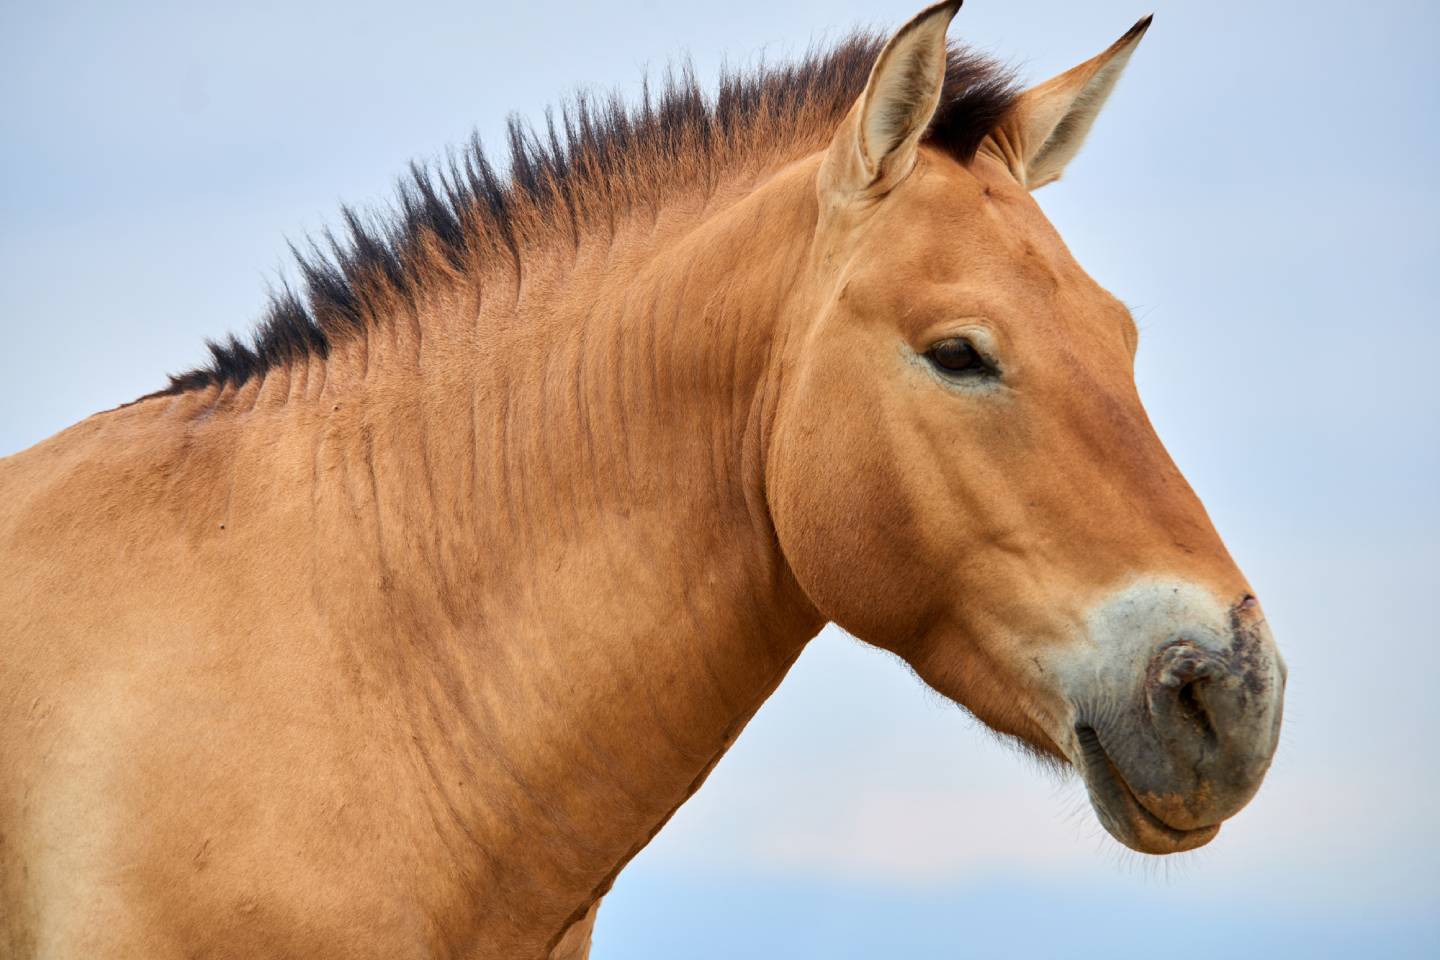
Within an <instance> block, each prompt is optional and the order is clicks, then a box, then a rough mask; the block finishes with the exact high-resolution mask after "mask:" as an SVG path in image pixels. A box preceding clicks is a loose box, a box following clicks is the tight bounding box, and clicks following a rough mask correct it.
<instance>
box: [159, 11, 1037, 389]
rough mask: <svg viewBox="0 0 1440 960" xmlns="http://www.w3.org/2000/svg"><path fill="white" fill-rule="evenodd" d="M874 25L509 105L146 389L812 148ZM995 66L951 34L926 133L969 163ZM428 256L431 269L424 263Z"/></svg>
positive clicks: (864, 64)
mask: <svg viewBox="0 0 1440 960" xmlns="http://www.w3.org/2000/svg"><path fill="white" fill-rule="evenodd" d="M883 46H884V39H883V38H882V37H879V36H876V35H873V34H869V33H858V34H854V35H851V36H850V37H848V38H846V39H845V40H843V41H841V42H840V43H838V44H836V45H835V46H833V47H831V48H829V49H827V50H820V51H812V52H810V53H809V54H808V55H807V56H805V57H804V58H803V59H801V60H800V61H798V62H796V63H791V64H787V65H782V66H775V67H766V66H761V67H757V68H755V69H752V70H744V71H727V72H726V73H725V74H724V75H723V76H722V77H721V79H720V84H719V90H718V92H717V93H716V94H715V95H714V96H707V95H706V93H705V92H704V91H703V90H702V89H701V88H700V85H699V83H698V82H697V81H696V79H695V76H694V73H693V71H692V70H691V68H690V67H689V66H688V65H686V66H683V67H681V68H680V69H679V70H678V71H677V70H675V69H671V70H668V71H667V72H666V74H665V77H664V82H663V83H662V85H661V87H660V89H659V91H658V93H656V92H654V91H652V90H651V89H650V85H649V84H648V82H647V83H646V85H645V87H644V90H643V93H642V96H641V98H640V102H639V104H638V105H636V106H634V107H628V106H627V105H626V103H625V102H624V101H623V100H622V98H621V97H620V96H619V95H618V94H615V93H611V94H609V95H608V96H602V97H594V98H592V97H589V96H586V95H584V94H580V95H577V96H576V98H575V99H574V100H573V101H571V102H570V103H568V104H565V105H564V106H563V107H562V109H561V111H560V114H559V117H558V119H557V117H556V116H555V114H554V112H553V111H549V110H547V111H546V114H545V119H544V123H543V125H542V126H539V127H536V126H531V125H529V124H527V123H525V122H524V121H522V120H519V119H514V118H512V119H511V121H510V122H509V125H508V129H507V140H508V147H509V165H508V168H507V169H506V171H505V172H504V173H503V174H502V173H500V172H498V171H497V169H496V167H495V165H494V164H492V163H491V161H490V160H489V159H488V158H487V156H486V154H485V152H484V150H482V148H481V145H480V141H479V138H478V135H472V137H471V139H470V142H469V143H468V144H467V145H466V146H465V147H463V148H461V149H460V150H458V151H452V152H451V153H450V154H449V156H448V157H447V158H446V159H445V160H444V161H442V162H438V163H430V164H417V163H412V164H411V166H410V171H409V174H408V176H406V177H404V178H402V179H401V181H400V182H399V184H398V186H397V191H396V192H397V197H398V199H397V203H396V205H395V207H394V208H393V209H392V210H391V212H390V213H388V214H386V215H384V216H382V217H379V218H366V217H362V216H361V215H360V214H358V213H357V212H356V211H355V210H354V209H353V208H351V207H342V208H341V218H342V220H343V222H344V228H343V231H342V233H341V235H339V236H337V235H336V234H335V233H334V232H333V231H331V230H329V229H327V230H325V231H324V232H323V233H322V235H321V239H322V241H323V242H321V243H317V242H316V241H314V240H313V239H312V240H310V241H309V243H308V244H307V249H305V250H299V249H296V248H295V246H294V245H293V244H292V245H291V252H292V253H293V254H294V256H295V260H296V263H297V266H298V269H299V275H300V280H301V285H300V286H301V292H300V293H297V292H296V290H295V289H294V288H293V287H291V286H290V285H289V284H288V283H282V285H281V286H280V288H279V289H278V290H276V291H273V292H272V293H271V295H270V302H269V305H268V307H267V309H266V312H265V315H264V317H263V318H262V320H261V321H260V324H259V326H258V328H257V329H256V330H255V332H254V333H253V335H252V337H251V339H250V341H249V342H248V343H246V342H243V341H241V340H240V339H238V338H236V337H235V336H234V335H233V334H232V335H231V336H229V337H228V338H226V339H225V340H224V341H223V342H215V341H210V340H207V341H206V346H207V347H208V348H209V351H210V360H209V362H208V363H207V364H206V365H204V366H202V367H199V368H197V369H194V370H191V371H188V372H186V373H181V374H177V375H172V376H171V377H170V382H169V385H168V386H167V387H166V388H165V389H163V390H160V391H159V392H158V393H156V394H152V396H164V395H171V394H178V393H183V392H185V391H190V390H199V389H204V388H208V387H226V386H239V385H240V384H242V383H245V382H247V381H249V380H251V379H252V378H255V377H258V376H263V375H264V374H265V373H266V372H268V371H270V370H272V369H275V368H278V367H281V366H284V365H285V364H287V363H290V362H292V361H295V360H298V359H303V358H305V357H309V356H317V355H318V356H320V357H325V356H327V355H328V354H329V352H330V349H331V347H332V345H334V344H336V343H338V342H342V341H344V340H345V339H347V338H351V337H357V336H364V335H365V334H366V332H367V331H368V330H369V329H370V327H372V326H373V325H374V324H375V323H377V322H378V319H379V318H380V317H381V316H382V315H383V311H381V310H377V309H376V308H375V307H376V304H378V303H394V302H397V301H398V302H401V303H406V302H409V303H411V304H413V303H414V302H415V301H416V299H417V294H418V292H419V291H420V289H421V288H422V285H424V284H425V283H426V281H427V278H430V277H433V276H436V275H437V273H438V274H443V273H449V272H451V271H465V270H467V269H473V268H475V267H476V266H481V265H485V266H491V267H493V266H494V265H495V263H496V262H497V260H498V261H499V262H500V263H506V262H508V263H509V264H511V265H512V267H513V269H514V270H515V272H516V274H517V275H518V274H519V273H520V271H521V269H522V266H523V262H524V258H525V254H526V251H527V250H529V249H533V248H534V247H535V246H536V245H537V243H540V242H543V241H544V240H550V241H551V242H554V241H555V237H556V230H559V231H560V236H562V237H564V238H566V239H568V241H569V242H571V243H573V244H575V245H578V244H579V242H580V240H581V238H582V236H584V235H585V234H586V232H587V231H590V230H593V229H595V228H596V227H597V226H604V225H607V224H608V225H609V227H610V229H612V230H613V228H614V225H615V223H616V221H617V219H618V218H619V216H621V215H622V214H624V213H625V212H627V211H629V210H633V209H636V208H642V207H651V208H658V207H659V206H660V205H662V204H663V203H664V202H665V201H666V199H667V198H670V197H674V196H675V195H676V194H677V193H678V192H680V191H682V190H691V191H693V190H694V189H696V188H697V187H707V186H710V185H713V184H714V183H716V182H717V181H718V180H719V178H720V177H721V176H722V175H724V174H727V173H732V172H734V171H735V170H737V169H739V168H744V167H749V168H759V167H761V166H762V165H764V164H767V163H770V164H773V163H776V162H783V161H785V160H788V159H792V158H796V157H799V156H803V155H805V154H807V153H810V152H813V151H815V150H819V149H821V148H822V147H824V146H825V144H826V143H828V142H829V139H830V137H831V136H832V135H833V133H834V131H835V128H836V127H837V126H838V124H839V123H840V121H841V120H842V119H843V118H844V116H845V114H846V112H847V111H848V110H849V109H850V106H851V104H853V103H854V101H855V99H856V98H857V97H859V95H860V92H861V91H862V90H863V89H864V88H865V83H866V80H867V79H868V77H869V74H870V68H871V67H872V66H873V64H874V62H875V59H876V57H877V56H878V55H879V53H880V50H881V49H882V47H883ZM1014 96H1015V87H1014V83H1013V79H1012V75H1011V73H1010V71H1009V70H1008V69H1006V68H1004V67H1002V66H1001V65H999V64H997V63H996V62H995V61H993V60H991V59H989V58H987V57H984V56H982V55H979V54H976V53H974V52H973V51H970V50H968V49H965V48H963V47H958V46H954V45H952V46H951V48H950V51H949V60H948V65H947V70H946V78H945V87H944V93H943V95H942V98H941V101H940V106H939V108H938V109H937V111H936V114H935V119H934V121H933V123H932V125H931V128H930V130H929V131H928V132H927V136H926V142H928V143H930V144H931V145H933V146H935V147H936V148H938V149H941V150H943V151H945V152H946V153H949V154H950V155H952V156H954V157H956V158H957V159H958V160H960V161H961V162H968V161H969V160H971V159H972V158H973V156H974V154H975V152H976V150H977V149H978V148H979V146H980V143H981V141H982V140H983V139H984V138H985V136H986V135H987V134H988V133H990V132H991V131H992V130H994V129H995V127H996V126H997V124H998V123H999V122H1000V121H1001V120H1002V119H1003V118H1004V116H1005V114H1006V112H1007V111H1008V110H1009V108H1010V105H1011V103H1012V102H1013V100H1014ZM437 267H438V268H439V270H438V271H437Z"/></svg>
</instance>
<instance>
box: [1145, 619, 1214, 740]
mask: <svg viewBox="0 0 1440 960" xmlns="http://www.w3.org/2000/svg"><path fill="white" fill-rule="evenodd" d="M1223 670H1224V664H1223V662H1222V661H1221V660H1220V659H1219V658H1218V657H1216V656H1215V654H1213V653H1210V652H1209V651H1206V650H1202V649H1200V648H1199V647H1197V646H1195V645H1194V644H1192V643H1189V642H1187V641H1183V640H1182V641H1179V642H1176V643H1172V644H1168V645H1166V646H1165V647H1163V648H1161V650H1160V651H1159V652H1158V653H1157V654H1156V655H1155V659H1154V660H1152V661H1151V662H1150V668H1149V671H1148V675H1147V676H1146V687H1147V690H1146V700H1147V701H1148V704H1149V707H1150V716H1151V718H1152V719H1153V720H1154V722H1155V724H1156V726H1157V727H1158V728H1159V729H1160V730H1161V731H1162V732H1163V733H1164V734H1166V735H1167V736H1168V737H1176V736H1179V737H1181V738H1188V737H1195V738H1196V739H1198V740H1201V741H1203V742H1207V743H1213V742H1214V741H1215V740H1216V738H1217V731H1216V717H1215V716H1214V712H1213V710H1212V709H1211V706H1210V704H1209V703H1208V702H1207V693H1208V688H1209V687H1210V685H1211V682H1212V680H1213V679H1214V678H1215V677H1217V676H1219V675H1220V674H1221V673H1222V672H1223Z"/></svg>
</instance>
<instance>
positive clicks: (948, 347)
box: [925, 337, 990, 374]
mask: <svg viewBox="0 0 1440 960" xmlns="http://www.w3.org/2000/svg"><path fill="white" fill-rule="evenodd" d="M925 355H926V356H927V357H929V358H930V362H931V363H933V364H935V366H936V367H938V368H939V369H940V371H941V372H942V373H948V374H974V373H988V372H990V368H989V366H988V365H987V364H986V363H985V358H984V357H982V356H980V353H979V351H977V350H976V349H975V347H974V346H973V345H972V344H971V343H970V341H969V340H966V339H964V338H963V337H951V338H950V339H948V340H941V341H939V342H937V343H936V344H934V345H933V346H932V347H931V348H930V349H929V350H928V351H927V352H926V354H925Z"/></svg>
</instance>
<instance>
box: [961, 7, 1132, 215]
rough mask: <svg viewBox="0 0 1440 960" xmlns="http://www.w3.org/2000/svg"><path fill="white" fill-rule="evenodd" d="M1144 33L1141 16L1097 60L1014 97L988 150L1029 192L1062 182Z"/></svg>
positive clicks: (991, 136) (990, 141)
mask: <svg viewBox="0 0 1440 960" xmlns="http://www.w3.org/2000/svg"><path fill="white" fill-rule="evenodd" d="M1148 29H1150V17H1145V18H1143V19H1142V20H1141V21H1140V22H1139V23H1137V24H1135V26H1133V27H1131V28H1130V30H1129V31H1128V32H1127V33H1126V34H1125V36H1123V37H1121V38H1120V39H1119V40H1116V41H1115V42H1114V43H1113V44H1111V45H1110V48H1109V49H1108V50H1106V51H1105V52H1104V53H1102V54H1100V55H1099V56H1098V57H1095V58H1093V59H1090V60H1086V61H1085V62H1084V63H1082V64H1080V65H1079V66H1078V67H1074V68H1072V69H1070V70H1067V71H1065V72H1064V73H1062V74H1060V75H1059V76H1058V77H1054V78H1053V79H1050V80H1047V81H1046V82H1044V83H1042V84H1040V85H1039V86H1038V87H1032V88H1031V89H1029V90H1026V91H1025V92H1024V93H1022V94H1020V96H1019V97H1017V98H1016V100H1015V106H1014V107H1013V108H1012V109H1011V111H1010V114H1009V115H1008V117H1007V118H1006V120H1005V121H1004V122H1003V123H1002V124H1001V125H1000V128H999V129H998V130H996V131H995V132H994V133H992V134H991V135H990V138H989V142H988V143H987V147H991V148H993V149H994V150H995V151H996V152H998V153H999V154H1000V156H1001V159H1003V160H1004V162H1005V163H1006V164H1007V165H1008V166H1009V167H1010V171H1011V173H1013V174H1014V175H1015V179H1016V180H1019V181H1020V183H1021V184H1022V185H1024V186H1025V187H1026V188H1027V189H1030V190H1034V189H1036V188H1038V187H1043V186H1045V184H1047V183H1050V182H1052V181H1054V180H1058V179H1060V174H1061V173H1063V172H1064V170H1065V166H1066V164H1068V163H1069V162H1070V161H1071V160H1072V159H1073V158H1074V157H1075V154H1077V153H1079V152H1080V145H1081V144H1082V143H1084V142H1085V135H1086V134H1088V133H1089V132H1090V127H1091V126H1092V125H1093V124H1094V123H1095V118H1096V117H1097V116H1099V114H1100V108H1101V107H1103V106H1105V100H1106V99H1107V98H1108V97H1109V96H1110V91H1111V90H1113V89H1115V81H1117V80H1119V79H1120V73H1121V71H1123V70H1124V69H1125V64H1126V63H1128V62H1129V61H1130V54H1132V53H1134V52H1135V47H1136V46H1138V45H1139V43H1140V38H1141V37H1143V36H1145V31H1146V30H1148Z"/></svg>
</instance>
